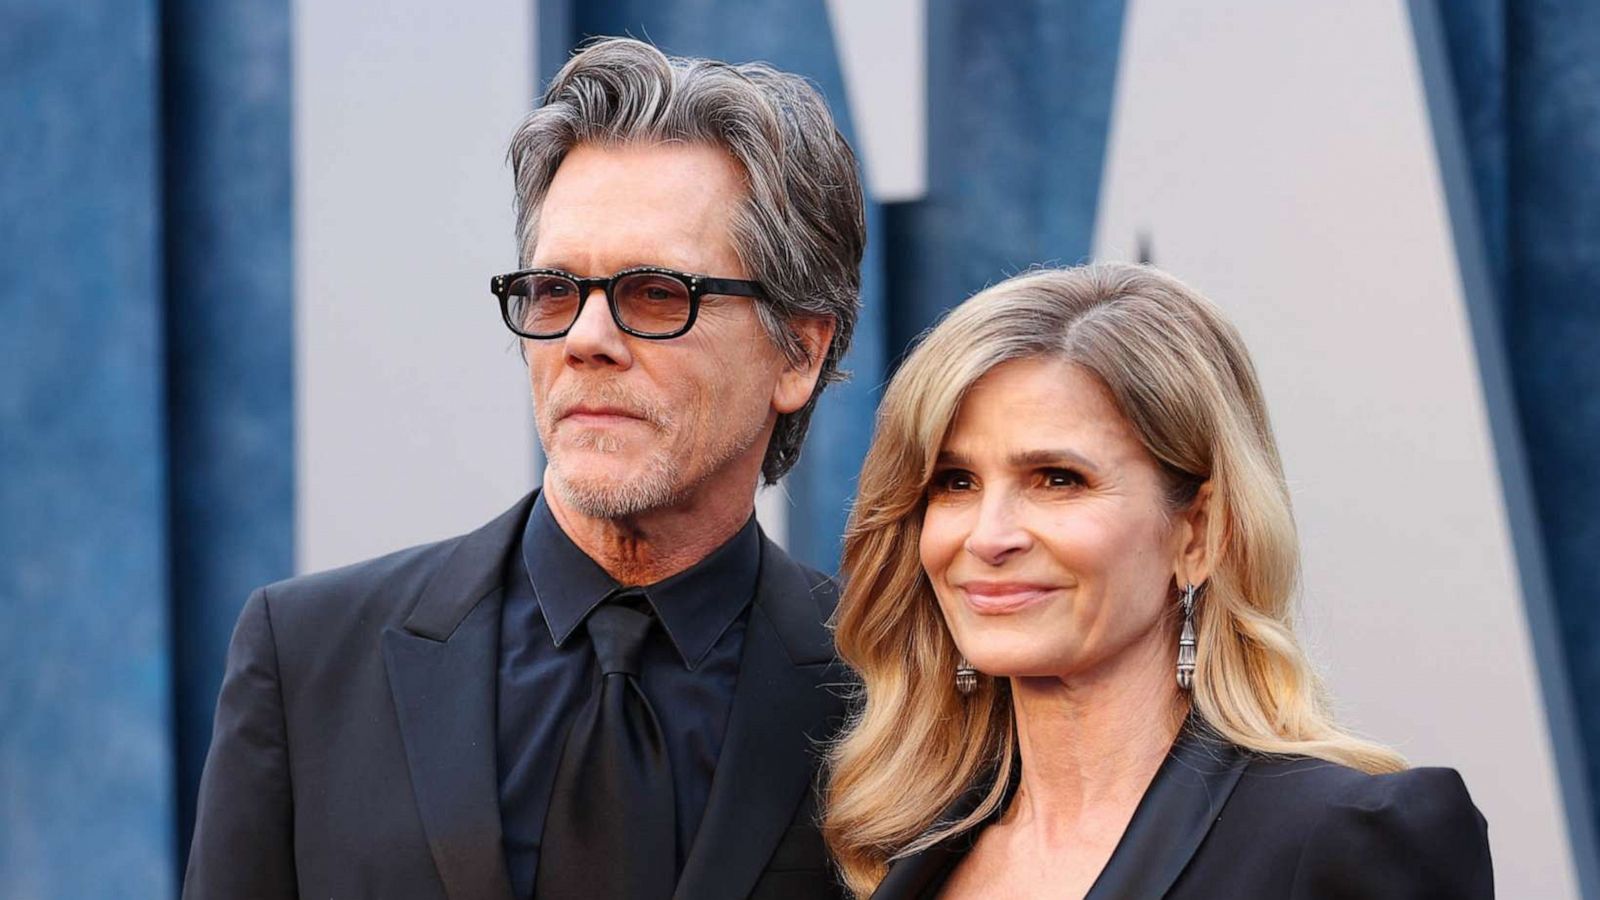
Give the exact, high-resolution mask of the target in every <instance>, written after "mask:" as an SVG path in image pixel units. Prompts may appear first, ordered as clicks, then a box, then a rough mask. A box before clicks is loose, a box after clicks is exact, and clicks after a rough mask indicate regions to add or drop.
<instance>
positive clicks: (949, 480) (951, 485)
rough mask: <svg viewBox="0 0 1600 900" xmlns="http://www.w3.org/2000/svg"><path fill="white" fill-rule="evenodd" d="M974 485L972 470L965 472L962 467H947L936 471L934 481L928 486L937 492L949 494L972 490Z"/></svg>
mask: <svg viewBox="0 0 1600 900" xmlns="http://www.w3.org/2000/svg"><path fill="white" fill-rule="evenodd" d="M972 485H973V478H972V473H971V472H963V471H961V470H960V469H947V470H945V471H943V472H935V473H934V475H933V481H932V482H930V483H929V485H928V487H929V488H930V489H931V490H932V491H933V492H934V493H936V494H949V493H957V492H960V491H970V490H972Z"/></svg>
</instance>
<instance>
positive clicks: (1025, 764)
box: [1005, 642, 1189, 843]
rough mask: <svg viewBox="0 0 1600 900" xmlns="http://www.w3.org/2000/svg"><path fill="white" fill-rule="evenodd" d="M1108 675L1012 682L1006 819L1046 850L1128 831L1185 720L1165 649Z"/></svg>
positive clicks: (1183, 699) (1140, 653) (1158, 647)
mask: <svg viewBox="0 0 1600 900" xmlns="http://www.w3.org/2000/svg"><path fill="white" fill-rule="evenodd" d="M1150 645H1151V646H1150V647H1149V648H1139V649H1135V648H1130V653H1131V654H1136V655H1135V656H1134V657H1133V658H1131V659H1124V660H1121V661H1119V663H1120V664H1119V665H1116V666H1115V667H1113V670H1111V671H1105V672H1100V673H1095V674H1091V675H1087V676H1082V677H1075V678H1054V677H1051V678H1013V679H1011V696H1012V702H1013V708H1014V710H1015V715H1016V719H1017V742H1018V746H1019V750H1020V753H1021V758H1022V783H1021V786H1020V788H1019V789H1018V792H1017V796H1016V798H1015V800H1014V801H1013V802H1012V804H1011V807H1010V809H1009V810H1008V811H1007V813H1006V816H1005V819H1006V821H1007V822H1008V823H1010V824H1015V825H1017V826H1020V827H1022V828H1024V829H1026V830H1029V831H1033V832H1035V833H1036V835H1037V837H1038V838H1039V839H1041V840H1043V841H1044V842H1046V843H1056V842H1058V841H1061V842H1070V841H1072V840H1073V839H1074V838H1075V836H1077V835H1080V834H1082V833H1083V832H1084V830H1086V829H1087V830H1089V831H1098V830H1100V829H1101V828H1103V827H1105V826H1107V825H1109V824H1111V820H1118V819H1120V820H1121V821H1120V825H1119V826H1118V829H1117V830H1118V833H1120V827H1121V826H1125V825H1126V823H1127V819H1128V818H1129V817H1131V816H1132V814H1133V809H1134V807H1136V806H1137V805H1138V802H1139V798H1141V797H1142V796H1144V792H1145V789H1146V788H1147V787H1149V784H1150V780H1151V779H1152V778H1153V777H1154V776H1155V773H1156V770H1157V769H1158V768H1160V766H1161V762H1162V760H1163V759H1165V758H1166V755H1167V751H1168V750H1169V749H1170V748H1171V746H1172V742H1173V739H1174V738H1175V737H1176V736H1177V734H1178V730H1179V728H1181V727H1182V725H1183V720H1184V717H1185V716H1186V715H1187V714H1188V708H1189V704H1188V697H1187V696H1185V695H1183V694H1182V693H1181V692H1180V691H1179V690H1178V688H1177V684H1176V682H1175V676H1174V673H1173V670H1172V660H1168V659H1166V658H1165V656H1166V654H1165V653H1161V652H1160V651H1162V650H1165V649H1166V647H1165V642H1150Z"/></svg>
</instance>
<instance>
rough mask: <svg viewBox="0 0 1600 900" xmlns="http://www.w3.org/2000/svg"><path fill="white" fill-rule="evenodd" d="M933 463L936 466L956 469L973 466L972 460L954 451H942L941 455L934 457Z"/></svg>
mask: <svg viewBox="0 0 1600 900" xmlns="http://www.w3.org/2000/svg"><path fill="white" fill-rule="evenodd" d="M933 462H934V465H938V466H955V467H956V468H964V467H966V466H970V465H972V461H971V460H969V459H967V458H966V457H965V456H964V455H962V454H960V453H958V452H956V451H954V450H940V451H939V455H938V456H936V457H934V460H933Z"/></svg>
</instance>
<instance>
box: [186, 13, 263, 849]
mask: <svg viewBox="0 0 1600 900" xmlns="http://www.w3.org/2000/svg"><path fill="white" fill-rule="evenodd" d="M162 38H163V40H162V48H163V51H162V52H163V59H162V67H163V69H164V77H163V83H162V86H163V90H162V103H163V118H164V121H165V128H164V139H165V149H164V154H163V156H164V173H165V188H166V190H165V200H166V210H165V213H166V223H165V224H166V261H167V294H166V310H167V313H166V335H167V400H168V407H167V410H168V419H167V435H168V449H169V454H168V457H167V465H168V483H169V485H170V488H169V490H170V499H171V504H170V513H171V531H170V535H171V553H172V604H173V617H172V619H173V635H174V643H175V649H176V656H175V660H174V663H175V672H176V676H177V686H178V690H177V694H176V701H177V703H176V707H175V712H176V726H177V761H178V786H179V800H178V810H179V816H180V834H181V835H183V836H185V837H186V836H187V835H188V833H189V831H190V830H191V829H192V827H193V821H192V819H193V815H194V797H195V791H196V790H197V788H198V785H199V781H200V769H201V766H202V765H203V764H204V762H205V754H206V748H207V746H208V745H209V743H210V736H211V714H212V711H213V709H214V708H215V707H216V701H217V688H218V686H219V685H220V684H221V681H222V665H223V657H224V655H225V650H226V648H227V646H228V636H229V635H230V634H231V633H232V631H233V623H234V620H235V619H237V618H238V615H239V608H240V607H241V606H242V605H243V604H244V600H245V597H246V596H247V595H248V594H249V592H250V591H251V590H252V589H253V588H255V587H257V586H258V585H262V584H266V583H268V582H271V581H276V580H278V579H280V578H287V577H288V576H290V575H292V574H294V441H293V433H294V385H293V379H294V371H293V358H292V352H291V350H292V348H291V345H292V341H293V326H294V310H293V290H294V286H293V268H292V266H291V261H290V257H291V250H292V248H291V233H292V227H293V222H292V206H291V202H290V198H291V183H290V172H291V158H292V153H293V151H292V147H291V143H290V106H289V103H290V85H289V42H290V35H289V8H288V4H287V3H286V2H284V0H240V2H233V3H226V4H219V3H212V2H206V0H178V2H170V3H166V4H163V7H162ZM187 847H188V841H187V839H185V840H183V842H182V843H181V844H180V852H183V851H186V850H187Z"/></svg>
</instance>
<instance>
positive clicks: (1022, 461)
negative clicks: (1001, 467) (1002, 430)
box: [1006, 448, 1098, 474]
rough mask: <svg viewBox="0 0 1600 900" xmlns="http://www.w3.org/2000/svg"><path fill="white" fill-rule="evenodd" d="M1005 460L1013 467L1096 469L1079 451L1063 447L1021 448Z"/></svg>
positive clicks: (1088, 470) (1094, 470)
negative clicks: (1021, 449)
mask: <svg viewBox="0 0 1600 900" xmlns="http://www.w3.org/2000/svg"><path fill="white" fill-rule="evenodd" d="M1006 461H1007V462H1009V463H1010V464H1011V466H1012V467H1013V468H1017V469H1025V468H1029V467H1032V466H1062V465H1065V466H1072V467H1073V468H1077V469H1082V470H1084V471H1085V472H1088V473H1089V474H1094V473H1095V472H1096V471H1098V469H1097V467H1096V466H1095V465H1094V463H1091V462H1089V460H1087V459H1085V458H1084V456H1083V455H1082V454H1080V453H1077V452H1075V451H1072V450H1067V449H1063V448H1056V449H1043V450H1023V451H1020V452H1017V453H1013V454H1011V455H1010V456H1009V457H1007V460H1006Z"/></svg>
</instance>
